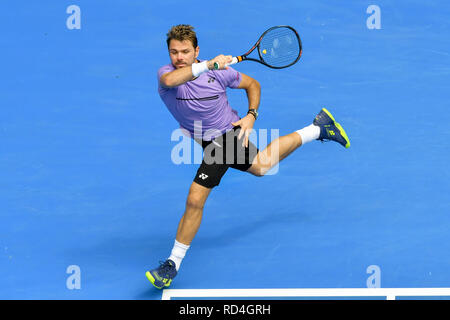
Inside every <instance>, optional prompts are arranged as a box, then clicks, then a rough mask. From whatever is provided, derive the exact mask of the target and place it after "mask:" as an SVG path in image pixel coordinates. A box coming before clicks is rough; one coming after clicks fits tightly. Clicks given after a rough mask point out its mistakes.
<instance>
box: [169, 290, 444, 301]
mask: <svg viewBox="0 0 450 320" xmlns="http://www.w3.org/2000/svg"><path fill="white" fill-rule="evenodd" d="M398 296H403V297H427V296H448V297H449V298H450V288H320V289H164V290H163V293H162V298H161V299H162V300H170V299H171V298H219V297H220V298H246V297H249V298H250V297H251V298H262V297H355V298H357V297H386V300H395V298H396V297H398Z"/></svg>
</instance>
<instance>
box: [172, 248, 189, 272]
mask: <svg viewBox="0 0 450 320" xmlns="http://www.w3.org/2000/svg"><path fill="white" fill-rule="evenodd" d="M189 247H190V246H187V245H185V244H182V243H181V242H178V241H177V240H175V244H174V246H173V249H172V252H171V253H170V257H169V259H170V260H172V261H173V262H175V267H176V269H177V271H178V269H180V265H181V261H183V258H184V256H185V255H186V251H187V250H188V249H189Z"/></svg>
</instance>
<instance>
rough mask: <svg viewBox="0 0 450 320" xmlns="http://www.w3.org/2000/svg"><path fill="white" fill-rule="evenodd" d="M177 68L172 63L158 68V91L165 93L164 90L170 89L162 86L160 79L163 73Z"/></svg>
mask: <svg viewBox="0 0 450 320" xmlns="http://www.w3.org/2000/svg"><path fill="white" fill-rule="evenodd" d="M173 70H175V67H174V66H173V65H171V64H167V65H165V66H162V67H161V68H159V69H158V72H157V78H158V91H159V93H160V94H163V93H164V92H166V91H168V90H170V88H165V87H163V86H161V84H160V82H159V80H160V79H161V77H162V75H163V74H165V73H167V72H171V71H173Z"/></svg>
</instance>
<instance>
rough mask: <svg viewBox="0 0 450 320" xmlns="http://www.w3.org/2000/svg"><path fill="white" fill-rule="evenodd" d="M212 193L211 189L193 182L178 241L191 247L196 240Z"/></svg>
mask: <svg viewBox="0 0 450 320" xmlns="http://www.w3.org/2000/svg"><path fill="white" fill-rule="evenodd" d="M210 192H211V189H210V188H206V187H203V186H201V185H199V184H198V183H196V182H192V184H191V187H190V189H189V194H188V197H187V200H186V209H185V211H184V215H183V217H182V218H181V220H180V223H179V224H178V230H177V236H176V240H177V241H178V242H180V243H182V244H184V245H186V246H189V245H190V244H191V242H192V239H194V237H195V235H196V233H197V231H198V228H199V227H200V223H201V221H202V215H203V207H204V205H205V202H206V199H207V198H208V196H209V193H210Z"/></svg>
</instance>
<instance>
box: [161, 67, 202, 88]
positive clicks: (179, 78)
mask: <svg viewBox="0 0 450 320" xmlns="http://www.w3.org/2000/svg"><path fill="white" fill-rule="evenodd" d="M193 77H194V76H193V75H192V67H191V66H187V67H184V68H180V69H176V70H173V71H171V72H168V73H166V74H163V75H162V77H161V79H160V82H161V85H163V86H164V87H167V88H172V87H177V86H179V85H181V84H183V83H186V82H188V81H191V80H192V79H193Z"/></svg>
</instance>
